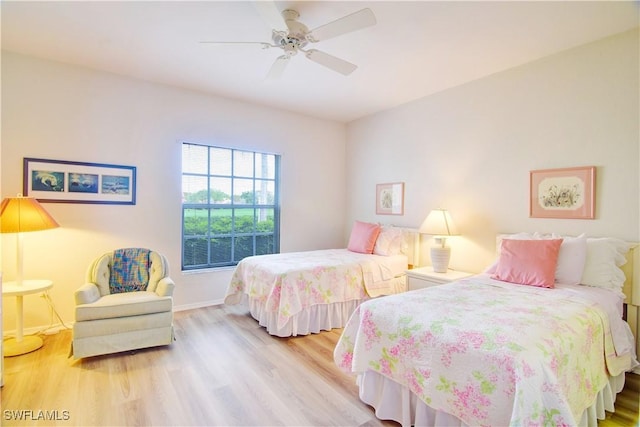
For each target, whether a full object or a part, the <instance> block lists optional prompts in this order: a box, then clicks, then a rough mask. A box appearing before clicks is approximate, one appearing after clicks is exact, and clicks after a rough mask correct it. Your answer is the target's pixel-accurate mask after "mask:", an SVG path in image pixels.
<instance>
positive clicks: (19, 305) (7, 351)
mask: <svg viewBox="0 0 640 427" xmlns="http://www.w3.org/2000/svg"><path fill="white" fill-rule="evenodd" d="M52 287H53V282H52V281H51V280H23V281H22V284H21V285H19V284H18V283H17V282H4V283H3V284H2V296H3V297H5V296H9V297H16V337H15V338H8V339H6V340H4V341H3V343H2V347H3V349H4V355H5V356H19V355H21V354H25V353H30V352H32V351H34V350H37V349H39V348H40V347H42V344H43V342H42V338H40V337H39V336H36V335H28V336H26V337H25V336H24V324H23V301H22V299H23V297H24V296H25V295H28V294H35V293H38V292H44V291H46V290H48V289H51V288H52Z"/></svg>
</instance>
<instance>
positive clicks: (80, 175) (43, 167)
mask: <svg viewBox="0 0 640 427" xmlns="http://www.w3.org/2000/svg"><path fill="white" fill-rule="evenodd" d="M22 173H23V182H22V193H23V194H24V195H25V196H29V197H33V198H35V199H37V200H38V201H39V202H47V203H93V204H110V205H135V204H136V167H135V166H122V165H110V164H105V163H86V162H73V161H67V160H50V159H36V158H28V157H25V158H24V160H23V171H22Z"/></svg>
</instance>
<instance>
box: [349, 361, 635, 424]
mask: <svg viewBox="0 0 640 427" xmlns="http://www.w3.org/2000/svg"><path fill="white" fill-rule="evenodd" d="M624 380H625V374H624V373H622V374H620V375H618V376H616V377H611V378H609V383H608V384H607V385H606V386H605V387H604V389H603V390H601V391H600V393H598V396H597V398H596V401H595V403H594V404H593V405H592V406H590V407H589V408H587V409H586V410H585V411H584V413H583V415H582V418H581V420H580V423H579V424H578V426H580V427H597V425H598V419H604V418H605V412H604V411H605V410H606V411H609V412H613V410H614V406H613V404H614V402H615V400H616V397H615V396H616V394H618V393H620V391H622V389H623V387H624ZM357 384H358V387H359V388H360V393H359V394H360V400H362V401H363V402H364V403H366V404H367V405H370V406H372V407H373V408H374V409H375V414H376V417H378V418H379V419H381V420H394V421H396V422H398V423H400V424H402V425H403V426H416V427H417V426H438V427H441V426H442V427H444V426H446V427H466V426H467V424H465V423H464V422H462V421H461V420H460V419H459V418H457V417H455V416H453V415H451V414H448V413H446V412H443V411H438V410H435V409H433V408H431V407H429V406H427V404H426V403H424V402H422V401H421V400H420V399H418V398H417V396H416V395H415V394H413V393H412V392H411V391H409V389H408V388H406V387H403V386H401V385H400V384H398V383H396V382H395V381H392V380H390V379H388V378H387V377H385V376H383V375H380V374H378V373H377V372H373V371H367V372H365V373H364V374H360V375H358V378H357Z"/></svg>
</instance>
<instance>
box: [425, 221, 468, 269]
mask: <svg viewBox="0 0 640 427" xmlns="http://www.w3.org/2000/svg"><path fill="white" fill-rule="evenodd" d="M419 232H420V233H422V234H431V235H433V236H435V239H434V240H435V242H436V246H433V247H431V265H432V266H433V271H434V272H436V273H446V272H447V270H448V268H449V260H450V259H451V248H450V247H448V246H447V245H446V242H447V237H449V236H457V235H459V233H458V229H457V228H456V226H455V224H454V223H453V220H452V219H451V215H450V214H449V212H448V211H447V210H446V209H434V210H432V211H431V212H430V213H429V215H428V216H427V217H426V218H425V220H424V221H423V222H422V225H421V226H420V229H419Z"/></svg>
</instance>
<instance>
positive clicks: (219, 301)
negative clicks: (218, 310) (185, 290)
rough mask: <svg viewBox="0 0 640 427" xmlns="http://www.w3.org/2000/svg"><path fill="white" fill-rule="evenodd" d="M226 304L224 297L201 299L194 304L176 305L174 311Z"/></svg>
mask: <svg viewBox="0 0 640 427" xmlns="http://www.w3.org/2000/svg"><path fill="white" fill-rule="evenodd" d="M221 304H224V299H217V300H209V301H201V302H197V303H193V304H182V305H174V306H173V311H174V312H175V311H185V310H193V309H195V308H203V307H211V306H212V305H221Z"/></svg>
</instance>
